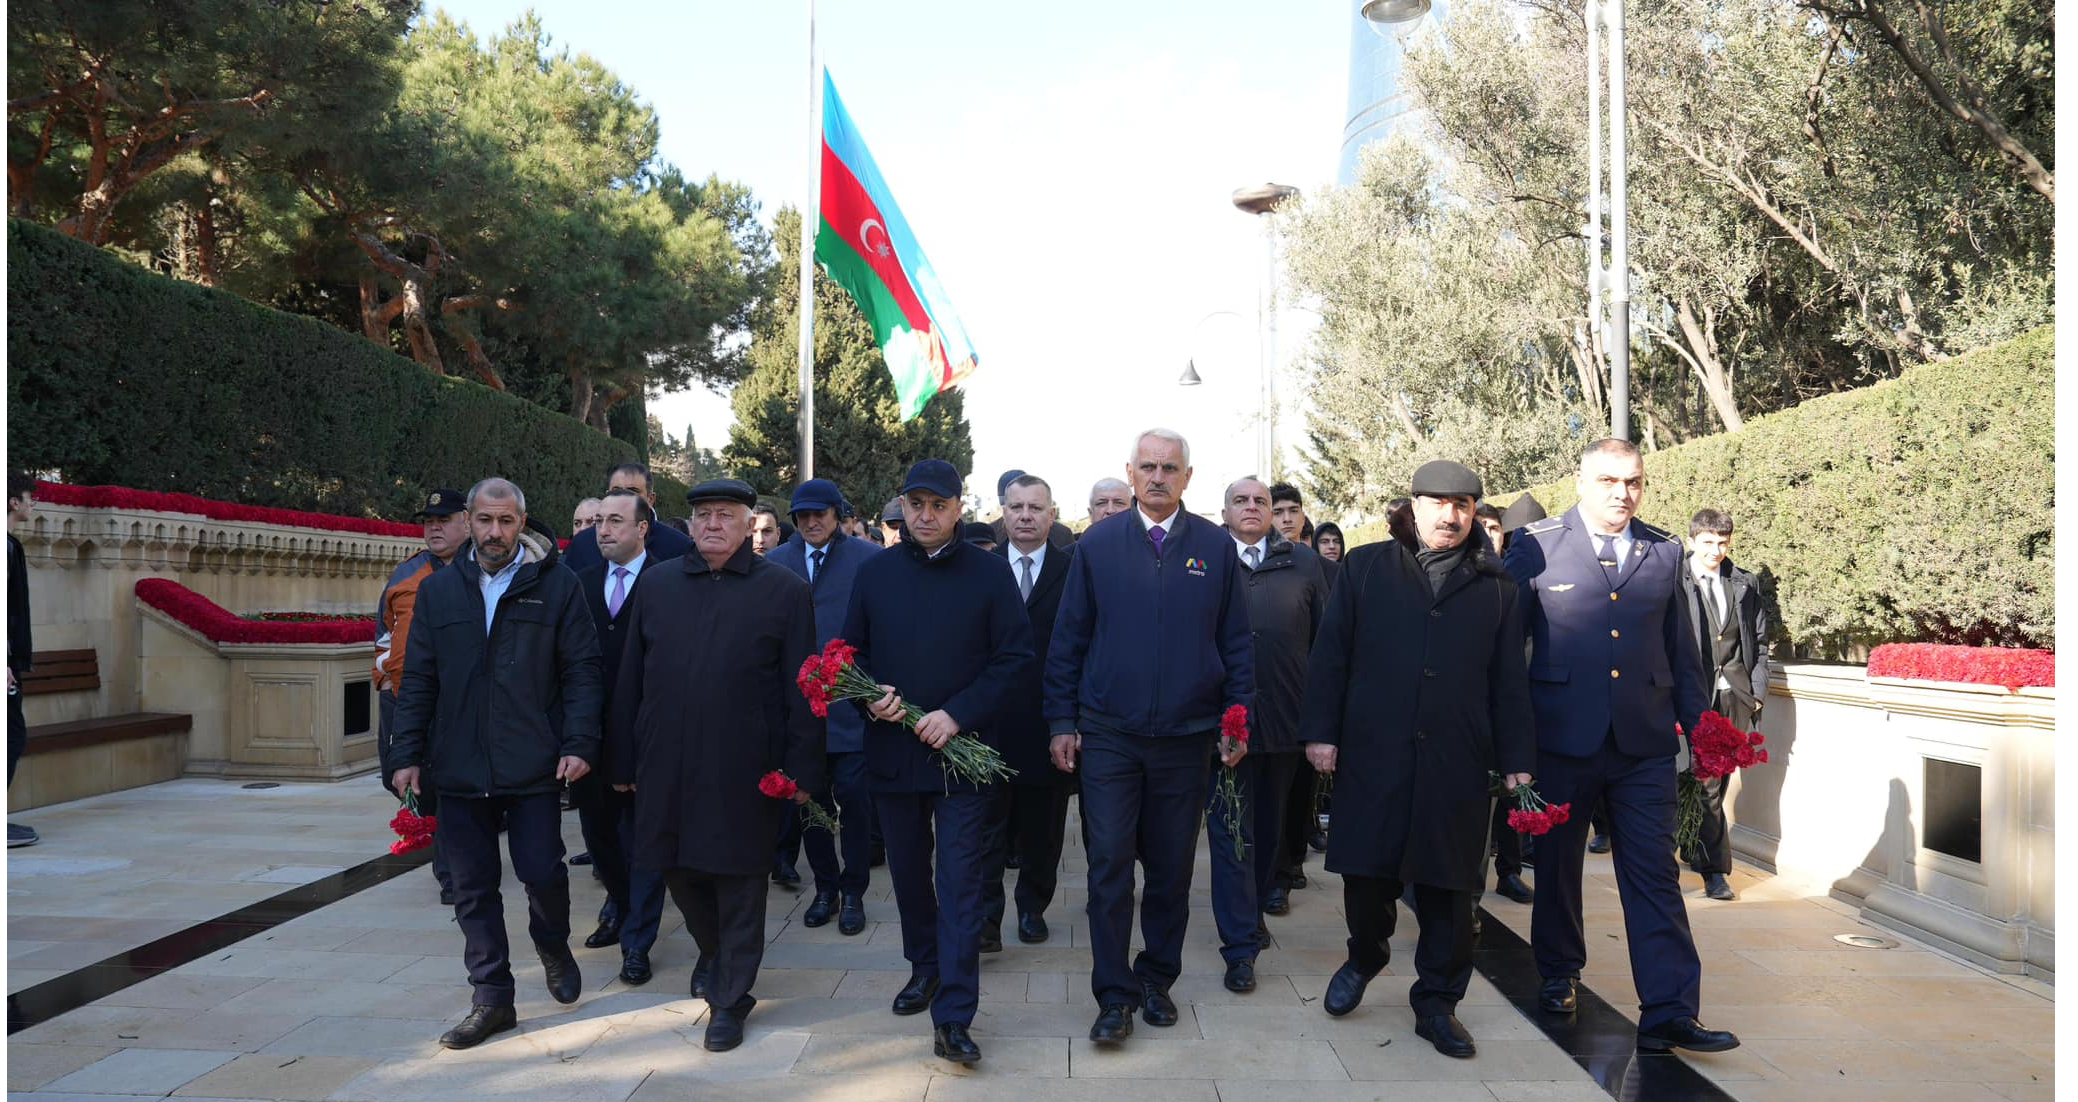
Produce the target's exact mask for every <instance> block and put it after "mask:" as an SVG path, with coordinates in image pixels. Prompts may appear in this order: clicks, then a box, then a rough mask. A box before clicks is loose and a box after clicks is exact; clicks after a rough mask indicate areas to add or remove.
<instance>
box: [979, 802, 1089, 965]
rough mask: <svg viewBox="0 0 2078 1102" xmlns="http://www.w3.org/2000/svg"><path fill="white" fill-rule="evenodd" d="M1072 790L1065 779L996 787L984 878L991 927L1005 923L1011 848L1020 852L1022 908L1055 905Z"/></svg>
mask: <svg viewBox="0 0 2078 1102" xmlns="http://www.w3.org/2000/svg"><path fill="white" fill-rule="evenodd" d="M1050 768H1051V767H1050V766H1049V769H1050ZM1056 775H1057V776H1060V775H1061V774H1056ZM1071 792H1072V790H1071V789H1070V788H1069V787H1068V786H1067V785H1066V784H1058V783H1056V784H999V785H997V786H996V801H995V805H994V806H993V808H992V809H991V812H990V815H991V819H990V831H989V847H988V865H987V871H986V872H985V873H984V875H983V877H982V881H981V898H982V908H983V910H984V911H985V912H986V915H987V916H986V919H985V921H986V922H987V927H986V928H988V929H993V930H1001V929H1002V928H1003V909H1004V908H1003V903H1004V900H1003V876H1004V870H1005V869H1006V868H1008V867H1009V859H1010V855H1011V854H1012V853H1015V854H1017V888H1016V892H1015V898H1016V900H1017V913H1018V914H1020V915H1027V914H1036V915H1044V914H1045V913H1046V908H1048V907H1050V906H1052V905H1053V897H1054V893H1055V892H1056V891H1057V890H1058V889H1059V887H1060V871H1061V847H1062V845H1063V843H1064V839H1065V836H1066V835H1067V833H1068V797H1069V795H1070V794H1071Z"/></svg>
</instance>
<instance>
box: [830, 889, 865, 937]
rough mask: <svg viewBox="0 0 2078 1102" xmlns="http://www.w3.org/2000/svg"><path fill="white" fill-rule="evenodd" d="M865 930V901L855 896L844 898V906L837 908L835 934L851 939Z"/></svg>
mask: <svg viewBox="0 0 2078 1102" xmlns="http://www.w3.org/2000/svg"><path fill="white" fill-rule="evenodd" d="M865 928H866V901H865V900H863V899H861V898H859V897H858V896H855V895H847V896H845V897H844V905H843V906H841V907H839V908H837V932H838V933H840V934H843V935H844V936H845V937H851V936H853V935H855V934H857V933H858V932H859V931H861V930H864V929H865Z"/></svg>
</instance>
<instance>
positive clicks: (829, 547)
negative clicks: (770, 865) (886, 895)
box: [765, 478, 880, 937]
mask: <svg viewBox="0 0 2078 1102" xmlns="http://www.w3.org/2000/svg"><path fill="white" fill-rule="evenodd" d="M844 508H845V505H844V496H843V495H842V494H841V493H839V492H838V490H837V484H836V483H834V482H831V481H830V480H828V479H825V478H811V479H809V480H808V481H806V482H803V483H801V485H800V487H799V488H797V489H795V490H794V497H793V500H792V501H791V502H789V503H788V505H787V510H788V514H789V515H790V516H792V517H793V518H794V538H792V539H790V540H788V541H786V542H785V543H783V544H780V545H779V546H778V547H777V548H774V549H773V551H772V553H771V554H769V555H766V556H765V561H767V562H774V563H778V564H779V565H781V566H784V567H786V568H787V569H788V570H791V571H793V572H794V573H796V574H799V575H800V576H801V577H802V578H804V579H806V580H807V582H808V589H809V592H811V593H812V594H814V596H815V645H816V646H817V647H818V648H820V647H821V646H822V645H823V644H825V643H828V642H829V641H830V640H832V639H834V638H836V637H837V636H838V635H840V634H842V633H843V631H844V614H845V613H846V612H847V611H849V610H850V609H851V587H852V583H853V582H854V581H856V580H857V579H858V576H859V567H860V566H862V565H864V564H865V562H866V560H868V559H870V558H872V557H873V556H874V554H875V553H876V552H878V551H879V550H880V548H879V547H877V546H875V545H874V544H873V542H872V541H871V540H866V539H855V538H853V537H850V536H847V535H845V534H844V532H843V531H842V529H841V526H840V524H839V522H838V517H839V515H840V514H841V513H842V512H843V510H844ZM828 728H829V743H828V745H827V747H826V748H825V749H826V750H827V751H828V756H827V759H826V760H827V761H828V763H829V771H828V775H829V779H830V783H829V784H828V785H826V786H825V787H824V788H823V789H821V790H820V791H818V792H817V793H816V794H815V798H816V799H817V800H819V801H821V802H822V804H823V806H824V807H825V808H827V809H828V810H829V811H830V813H831V814H832V815H835V816H837V821H838V823H839V835H840V837H837V838H832V837H830V835H829V832H828V831H822V830H808V831H805V832H803V834H802V837H801V847H802V848H803V849H805V850H807V851H808V867H809V868H811V869H813V870H815V899H814V900H813V901H811V902H810V903H809V904H808V909H807V910H805V911H803V912H802V913H801V924H802V925H804V926H808V927H818V926H825V925H828V924H829V921H830V919H831V917H833V916H834V917H835V918H836V919H837V932H838V933H841V934H843V935H845V936H846V937H851V936H854V935H856V934H858V933H860V932H862V931H864V930H865V928H866V902H865V897H866V885H867V883H868V880H869V874H870V871H871V865H872V853H871V836H872V831H873V822H872V821H873V804H872V795H871V793H872V790H871V788H870V787H869V786H868V784H867V781H866V721H865V718H864V717H862V716H860V715H859V713H858V709H856V708H848V707H846V708H833V709H831V710H830V718H829V721H828ZM840 851H841V856H842V858H843V861H842V863H841V865H840V863H839V861H838V858H839V856H840ZM840 899H841V900H842V902H841V904H840V902H839V900H840Z"/></svg>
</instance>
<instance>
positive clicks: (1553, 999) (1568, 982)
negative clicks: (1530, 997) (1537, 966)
mask: <svg viewBox="0 0 2078 1102" xmlns="http://www.w3.org/2000/svg"><path fill="white" fill-rule="evenodd" d="M1537 1005H1538V1006H1540V1007H1543V1008H1544V1009H1546V1010H1549V1011H1551V1012H1552V1013H1553V1014H1571V1013H1572V1012H1574V1011H1575V1010H1578V1009H1580V997H1579V995H1578V994H1576V993H1575V991H1574V984H1573V981H1572V979H1570V978H1568V977H1564V976H1561V977H1560V978H1558V979H1555V980H1545V981H1544V989H1543V990H1542V991H1539V992H1538V993H1537Z"/></svg>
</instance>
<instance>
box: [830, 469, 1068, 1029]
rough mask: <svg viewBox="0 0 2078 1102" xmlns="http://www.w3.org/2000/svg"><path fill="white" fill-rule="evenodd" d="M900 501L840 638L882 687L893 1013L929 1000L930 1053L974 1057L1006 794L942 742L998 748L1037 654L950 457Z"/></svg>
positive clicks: (879, 713)
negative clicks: (976, 780)
mask: <svg viewBox="0 0 2078 1102" xmlns="http://www.w3.org/2000/svg"><path fill="white" fill-rule="evenodd" d="M900 500H901V502H902V540H901V542H900V543H899V544H898V545H896V546H894V547H890V548H888V549H887V550H886V551H885V552H882V553H881V554H878V555H875V556H873V558H872V560H871V561H870V562H867V563H866V564H865V565H863V566H861V567H859V577H858V581H857V582H856V583H854V584H853V586H852V592H851V611H850V613H849V614H848V615H846V616H845V619H844V638H845V641H846V642H848V643H850V644H851V645H853V646H855V647H857V648H858V656H857V659H858V664H859V668H860V669H862V670H865V671H867V672H868V673H870V674H871V675H872V676H874V677H876V678H878V679H879V683H880V686H881V688H882V689H883V690H885V693H886V695H885V696H883V697H882V698H881V699H879V700H877V701H873V702H872V703H871V704H870V705H868V706H867V712H868V714H869V715H870V716H871V717H872V719H873V722H871V723H869V724H868V725H867V727H866V765H867V768H868V770H869V771H870V772H871V773H872V776H873V803H874V811H875V813H876V814H877V816H878V817H879V820H880V832H881V836H882V837H883V838H885V839H886V840H887V871H888V877H889V879H891V880H893V881H894V887H895V906H896V908H897V909H898V910H900V912H901V915H902V955H903V957H904V958H906V959H907V960H908V961H909V967H910V976H909V982H908V984H907V985H905V986H904V987H903V988H902V990H901V992H900V993H899V994H897V995H896V996H895V1003H894V1011H895V1013H897V1014H916V1013H921V1012H922V1011H923V1010H925V1009H926V1008H928V1009H929V1010H930V1012H931V1024H932V1026H933V1027H934V1036H933V1038H932V1050H933V1051H934V1052H936V1053H937V1055H938V1057H939V1058H940V1059H943V1060H949V1061H952V1062H954V1063H959V1064H971V1063H974V1062H975V1061H976V1060H979V1059H981V1049H980V1048H979V1047H977V1046H976V1045H975V1044H974V1040H973V1038H972V1037H970V1036H968V1033H967V1030H968V1027H970V1026H971V1025H973V1024H974V1012H975V1010H976V1008H977V1007H978V1006H979V1005H980V999H981V926H982V921H983V914H982V903H981V879H982V867H983V863H984V861H983V858H984V853H985V851H986V848H987V838H988V827H989V807H990V805H991V804H992V803H993V802H994V801H995V799H996V794H995V793H994V792H993V791H992V789H993V787H994V786H993V785H983V786H976V785H975V784H973V783H971V782H969V781H967V780H963V779H961V778H960V777H957V776H954V775H952V774H950V773H948V772H947V771H946V770H945V769H944V768H943V765H942V761H941V759H939V758H938V756H937V755H936V754H935V753H934V752H935V751H937V750H939V749H941V748H942V747H944V745H945V744H946V743H947V742H948V741H950V740H951V739H952V738H953V737H954V736H955V735H959V734H963V733H964V734H971V735H975V736H976V737H979V738H981V739H982V741H984V742H986V743H989V744H990V745H993V746H996V748H997V749H998V750H999V751H1000V750H1001V749H1002V746H1001V737H1000V736H1001V732H1002V726H1001V725H1002V722H1003V720H1004V718H1005V710H1006V708H1008V706H1009V705H1010V704H1011V703H1012V701H1014V700H1015V699H1016V695H1017V689H1018V686H1019V684H1020V683H1021V682H1023V681H1024V679H1025V678H1026V677H1028V676H1029V667H1030V666H1031V664H1032V663H1033V662H1034V661H1036V660H1037V659H1036V657H1035V656H1034V655H1033V653H1032V625H1031V622H1030V621H1029V620H1027V619H1026V618H1025V610H1024V607H1023V603H1022V602H1020V601H1019V600H1018V594H1017V583H1015V582H1013V581H1011V580H1010V571H1009V570H1008V569H1006V568H1005V566H1004V562H1003V560H1002V559H1001V558H1000V557H998V556H996V555H993V554H990V553H989V552H986V551H983V550H982V549H980V548H978V547H975V546H973V545H972V544H969V543H967V542H966V541H965V540H962V539H960V538H959V537H960V476H959V472H958V471H957V470H955V469H954V468H953V465H952V464H950V463H947V462H945V461H944V460H942V459H926V460H924V461H923V462H921V463H918V464H917V465H916V466H914V467H911V468H910V469H909V477H908V478H907V479H906V480H905V481H904V482H903V484H902V493H901V497H900ZM905 701H907V702H911V703H914V704H915V705H916V706H917V707H918V708H920V709H922V710H923V711H924V713H925V715H924V717H923V719H921V720H919V721H918V722H917V725H916V729H915V730H914V731H911V730H910V729H909V728H908V727H907V726H905V725H904V724H903V723H902V722H901V719H902V715H903V710H902V709H903V704H904V702H905ZM934 835H935V848H934V844H933V840H934ZM934 858H935V859H934ZM934 870H935V871H934Z"/></svg>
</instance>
